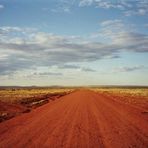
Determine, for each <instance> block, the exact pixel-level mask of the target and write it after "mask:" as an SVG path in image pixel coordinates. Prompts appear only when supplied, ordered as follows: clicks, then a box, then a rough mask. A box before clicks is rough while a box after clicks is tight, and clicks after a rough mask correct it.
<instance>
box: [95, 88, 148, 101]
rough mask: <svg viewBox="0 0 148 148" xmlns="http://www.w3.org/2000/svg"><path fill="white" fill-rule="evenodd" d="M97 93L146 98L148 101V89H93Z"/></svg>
mask: <svg viewBox="0 0 148 148" xmlns="http://www.w3.org/2000/svg"><path fill="white" fill-rule="evenodd" d="M93 90H94V91H96V92H102V93H105V92H106V93H112V94H118V95H121V96H130V97H144V98H147V99H148V88H93Z"/></svg>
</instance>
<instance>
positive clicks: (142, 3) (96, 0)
mask: <svg viewBox="0 0 148 148" xmlns="http://www.w3.org/2000/svg"><path fill="white" fill-rule="evenodd" d="M90 5H95V7H98V8H104V9H110V8H112V9H118V10H121V11H122V12H123V13H124V14H125V15H126V16H131V15H147V14H148V1H147V0H126V1H124V0H118V1H111V0H80V3H79V6H80V7H84V6H90Z"/></svg>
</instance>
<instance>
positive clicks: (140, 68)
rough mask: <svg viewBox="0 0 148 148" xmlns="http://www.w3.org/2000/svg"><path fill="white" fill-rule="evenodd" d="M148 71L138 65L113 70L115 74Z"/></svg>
mask: <svg viewBox="0 0 148 148" xmlns="http://www.w3.org/2000/svg"><path fill="white" fill-rule="evenodd" d="M142 69H143V70H144V69H147V67H146V66H144V65H136V66H124V67H117V68H115V69H114V70H113V72H132V71H138V70H142Z"/></svg>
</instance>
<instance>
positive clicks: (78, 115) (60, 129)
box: [0, 90, 148, 148]
mask: <svg viewBox="0 0 148 148" xmlns="http://www.w3.org/2000/svg"><path fill="white" fill-rule="evenodd" d="M62 147H63V148H148V114H147V112H146V111H145V110H143V109H142V108H138V107H136V106H132V105H130V104H125V103H124V102H120V101H115V100H112V99H111V98H109V97H107V96H105V95H102V94H99V93H95V92H93V91H89V90H78V91H75V92H73V93H71V94H69V95H66V96H63V97H61V98H60V99H58V100H56V101H53V102H51V103H48V104H46V105H43V106H41V107H39V108H37V109H35V110H33V111H32V112H30V113H25V114H23V115H21V116H18V117H16V118H13V119H10V120H8V121H5V122H2V123H0V148H62Z"/></svg>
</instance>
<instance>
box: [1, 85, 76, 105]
mask: <svg viewBox="0 0 148 148" xmlns="http://www.w3.org/2000/svg"><path fill="white" fill-rule="evenodd" d="M71 91H73V89H72V88H57V89H52V88H33V89H32V88H25V89H24V88H19V89H1V90H0V101H3V102H11V103H16V102H20V101H21V100H22V99H25V98H40V97H42V96H45V95H54V94H55V95H58V94H62V93H64V94H65V93H69V92H71Z"/></svg>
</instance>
